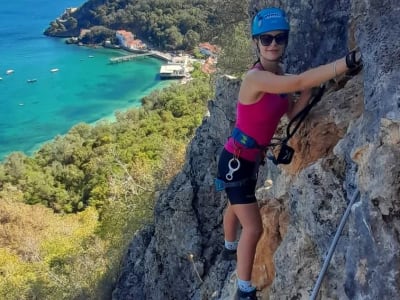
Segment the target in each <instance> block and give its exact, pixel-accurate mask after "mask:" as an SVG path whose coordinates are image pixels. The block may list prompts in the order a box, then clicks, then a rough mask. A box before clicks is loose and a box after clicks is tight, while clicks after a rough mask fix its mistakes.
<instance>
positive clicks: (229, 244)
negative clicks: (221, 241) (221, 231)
mask: <svg viewBox="0 0 400 300" xmlns="http://www.w3.org/2000/svg"><path fill="white" fill-rule="evenodd" d="M237 246H238V242H237V241H234V242H229V241H227V240H225V248H226V249H228V250H236V249H237Z"/></svg>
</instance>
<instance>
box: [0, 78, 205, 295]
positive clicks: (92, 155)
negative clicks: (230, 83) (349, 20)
mask: <svg viewBox="0 0 400 300" xmlns="http://www.w3.org/2000/svg"><path fill="white" fill-rule="evenodd" d="M196 74H197V75H196ZM194 76H195V77H197V79H194V80H193V81H191V82H190V83H187V84H186V85H179V84H176V85H173V86H171V87H169V88H167V89H164V90H162V91H156V92H153V93H152V94H151V95H149V96H147V97H145V98H144V99H143V105H142V107H141V108H138V109H131V110H129V111H126V112H119V113H117V114H116V119H117V120H116V121H115V122H107V121H103V122H100V123H98V124H97V125H95V126H90V125H87V124H78V125H76V126H75V127H73V128H72V129H71V130H70V131H69V132H68V133H67V134H66V135H64V136H59V137H57V138H56V139H55V140H54V141H52V142H50V143H48V144H46V145H44V146H43V147H42V148H41V149H40V150H39V151H38V152H37V153H36V154H35V155H34V156H32V157H27V156H25V155H24V154H22V153H13V154H11V155H10V156H9V157H7V158H6V160H5V161H4V163H2V164H0V205H1V206H0V270H1V275H0V298H2V299H76V298H82V297H83V298H85V299H102V298H107V297H106V296H105V295H107V294H108V295H109V293H110V289H111V286H112V283H113V281H114V279H115V276H116V273H117V271H118V269H117V267H118V264H119V262H120V259H121V255H122V254H123V249H125V247H126V244H127V243H128V242H129V240H130V238H131V236H132V234H133V233H134V232H135V231H136V230H137V229H138V228H140V227H141V226H142V225H143V224H145V223H147V222H150V221H151V219H152V212H153V204H154V199H155V197H156V195H157V194H158V193H159V192H160V191H161V190H162V189H163V188H164V187H165V186H166V184H167V183H168V182H169V181H170V180H171V178H172V177H173V176H174V175H175V174H176V173H177V172H178V171H179V169H180V166H181V165H182V163H183V160H184V153H185V148H186V144H187V143H188V140H189V139H190V138H191V137H192V136H193V134H194V132H195V130H196V128H197V127H198V126H199V124H200V122H201V120H202V118H203V116H204V114H205V110H206V101H207V100H208V99H209V98H210V97H211V94H212V90H211V85H210V81H209V80H208V77H207V76H206V75H204V74H202V73H200V72H195V74H194ZM28 204H29V205H28ZM54 212H56V213H57V214H54ZM71 213H72V214H71Z"/></svg>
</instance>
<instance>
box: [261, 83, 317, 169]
mask: <svg viewBox="0 0 400 300" xmlns="http://www.w3.org/2000/svg"><path fill="white" fill-rule="evenodd" d="M324 92H325V85H321V86H320V87H319V88H318V90H317V92H316V93H315V96H314V97H313V98H312V100H311V101H310V103H309V104H308V105H307V106H306V107H304V108H303V109H302V110H301V111H300V112H298V113H297V114H296V115H295V116H294V118H293V119H292V120H290V122H289V124H288V126H287V127H286V137H285V138H283V139H279V138H273V140H277V141H278V142H275V143H271V144H269V145H268V151H267V158H268V159H270V160H271V161H272V162H273V163H274V164H275V165H278V164H284V165H287V164H290V163H291V161H292V158H293V155H294V149H293V148H292V147H290V146H289V145H288V144H287V143H288V141H289V139H291V138H292V136H293V135H294V134H295V133H296V131H297V130H298V129H299V127H300V124H301V123H302V122H303V121H304V119H305V118H306V117H307V115H308V113H309V112H310V110H311V109H312V108H313V107H314V106H315V105H316V104H317V103H318V102H319V101H320V100H321V98H322V96H323V94H324ZM293 125H294V128H293V130H291V127H292V126H293ZM275 147H280V149H279V152H278V155H277V156H276V157H275V156H274V154H273V151H272V150H271V149H274V148H275Z"/></svg>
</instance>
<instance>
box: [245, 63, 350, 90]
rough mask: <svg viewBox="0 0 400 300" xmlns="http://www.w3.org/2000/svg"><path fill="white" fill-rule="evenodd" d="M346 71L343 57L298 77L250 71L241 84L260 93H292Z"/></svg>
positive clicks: (255, 70)
mask: <svg viewBox="0 0 400 300" xmlns="http://www.w3.org/2000/svg"><path fill="white" fill-rule="evenodd" d="M348 70H349V69H348V68H347V66H346V58H345V57H344V58H341V59H338V60H336V61H334V62H332V63H329V64H326V65H322V66H319V67H316V68H313V69H310V70H308V71H305V72H303V73H301V74H299V75H289V76H282V75H275V74H273V73H271V72H268V71H263V70H257V69H252V70H250V71H249V72H248V73H247V75H246V76H245V78H244V81H243V83H244V84H245V85H246V86H247V88H248V89H251V90H253V91H258V92H260V93H272V94H283V93H294V92H296V91H303V90H306V89H310V88H313V87H316V86H319V85H320V84H322V83H324V82H326V81H328V80H330V79H333V78H335V77H336V76H338V75H341V74H343V73H345V72H346V71H348Z"/></svg>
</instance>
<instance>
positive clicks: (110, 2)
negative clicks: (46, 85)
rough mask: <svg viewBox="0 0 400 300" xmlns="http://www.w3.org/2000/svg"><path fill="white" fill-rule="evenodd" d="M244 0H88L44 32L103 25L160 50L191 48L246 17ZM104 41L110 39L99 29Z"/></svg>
mask: <svg viewBox="0 0 400 300" xmlns="http://www.w3.org/2000/svg"><path fill="white" fill-rule="evenodd" d="M246 9H247V1H234V3H231V2H229V3H228V4H227V3H225V1H223V0H217V1H215V0H171V1H164V0H136V1H133V0H120V1H114V0H105V1H99V0H89V1H87V2H86V3H84V4H83V5H82V6H81V7H80V8H79V9H77V10H66V12H65V13H64V14H63V15H62V16H61V17H60V18H58V19H56V20H54V21H52V22H51V23H50V26H49V28H47V29H46V31H45V34H47V35H51V36H61V37H66V36H78V35H79V33H80V30H81V29H89V28H92V27H94V26H103V27H104V28H108V29H110V30H114V31H115V30H119V29H125V30H128V31H132V32H134V33H135V35H137V36H138V37H139V38H140V39H142V40H144V41H145V42H147V43H148V44H150V45H152V46H153V47H156V48H158V49H162V50H177V49H184V50H188V49H193V48H194V47H196V46H197V45H198V43H199V42H202V41H211V42H215V40H216V39H218V38H219V37H220V34H221V32H222V31H221V30H222V29H224V28H226V27H227V26H228V28H229V27H231V26H232V27H233V25H235V24H237V22H238V21H243V20H246V21H247V20H248V16H247V14H246ZM102 35H103V36H104V40H105V39H107V38H112V36H113V35H112V34H111V33H110V32H108V34H107V32H106V31H102Z"/></svg>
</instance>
